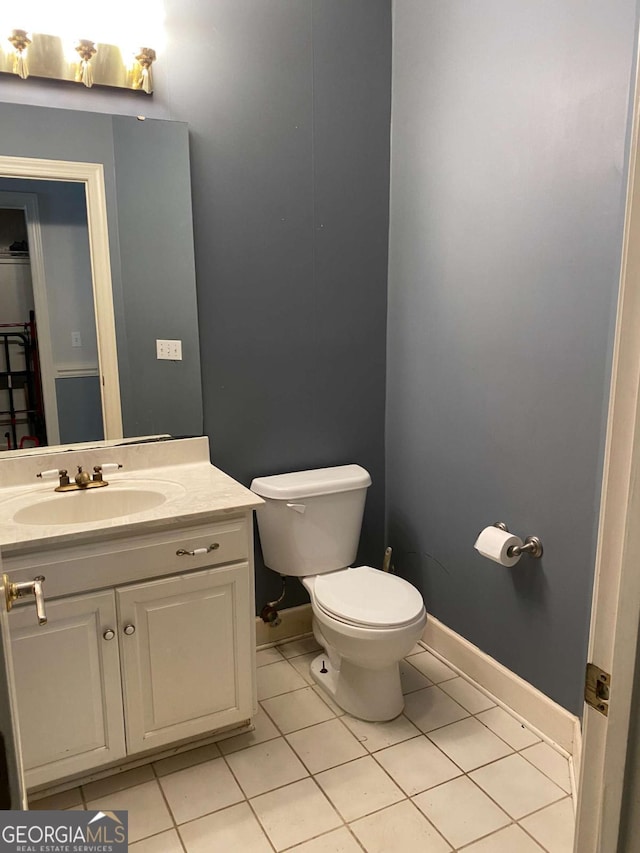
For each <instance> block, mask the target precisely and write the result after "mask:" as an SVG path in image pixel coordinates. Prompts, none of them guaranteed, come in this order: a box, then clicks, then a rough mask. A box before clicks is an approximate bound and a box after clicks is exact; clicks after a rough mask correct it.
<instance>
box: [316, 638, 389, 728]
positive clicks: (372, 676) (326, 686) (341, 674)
mask: <svg viewBox="0 0 640 853" xmlns="http://www.w3.org/2000/svg"><path fill="white" fill-rule="evenodd" d="M322 669H325V670H326V672H322V671H321V670H322ZM309 670H310V672H311V677H312V678H313V680H314V681H315V682H316V684H317V685H318V686H319V687H320V689H321V690H322V691H323V692H324V693H326V694H327V695H328V696H329V697H330V698H331V699H333V701H334V702H335V703H336V705H339V706H340V707H341V708H342V709H343V710H344V711H346V712H347V713H348V714H351V716H352V717H357V718H358V719H359V720H367V721H368V722H375V723H377V722H384V721H385V720H393V719H394V718H395V717H397V716H398V715H399V714H401V713H402V709H403V708H404V697H403V695H402V687H401V685H400V667H399V665H398V664H397V663H394V664H392V665H391V666H387V667H384V669H365V668H364V667H362V666H357V665H356V664H353V663H351V662H350V661H348V660H344V658H343V659H342V660H341V661H340V669H339V670H338V669H336V668H335V667H334V666H333V665H332V664H331V661H330V660H329V655H328V654H327V653H326V652H322V654H320V655H318V657H317V658H314V659H313V660H312V661H311V665H310V667H309Z"/></svg>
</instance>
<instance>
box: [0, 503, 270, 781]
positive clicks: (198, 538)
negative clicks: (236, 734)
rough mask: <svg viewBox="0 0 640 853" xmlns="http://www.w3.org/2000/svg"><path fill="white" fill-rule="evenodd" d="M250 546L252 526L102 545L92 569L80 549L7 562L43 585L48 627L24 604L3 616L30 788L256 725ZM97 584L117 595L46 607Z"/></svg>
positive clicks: (101, 592) (16, 574) (243, 523)
mask: <svg viewBox="0 0 640 853" xmlns="http://www.w3.org/2000/svg"><path fill="white" fill-rule="evenodd" d="M251 542H252V526H251V524H250V516H249V517H244V518H238V519H233V520H229V521H225V522H220V523H218V524H212V525H207V526H205V527H201V528H195V529H193V530H191V531H189V530H181V531H172V532H163V533H157V534H155V535H153V534H151V535H147V536H142V537H136V538H132V539H129V540H123V541H121V542H116V543H109V544H108V545H103V546H102V547H101V548H100V552H99V553H95V549H94V555H93V558H92V559H88V558H87V556H86V555H85V554H84V553H82V549H81V548H80V550H79V552H78V549H69V550H68V551H65V552H62V553H60V554H58V555H57V556H56V557H55V558H52V557H41V558H39V560H38V562H37V563H36V564H31V565H29V566H28V567H27V566H26V565H25V566H23V567H20V566H19V565H18V563H17V562H16V561H15V560H8V561H6V568H8V569H13V571H10V572H9V574H10V575H12V579H13V580H18V579H25V578H27V577H34V576H35V575H37V574H42V575H44V576H45V577H46V581H45V583H44V589H45V596H46V609H47V617H48V622H47V624H46V625H44V626H39V625H38V624H37V621H36V619H35V616H34V610H33V606H32V605H31V606H28V605H27V606H19V607H16V608H14V610H13V611H12V612H11V614H10V615H9V623H10V630H11V641H12V650H13V657H14V669H15V676H16V693H17V699H18V712H19V720H20V734H21V740H22V745H23V760H24V765H25V771H26V781H27V785H28V787H30V788H32V787H35V786H39V785H44V784H46V783H49V782H52V781H54V780H58V779H62V778H64V777H67V776H71V775H73V774H76V773H81V772H83V771H88V770H92V769H95V768H97V767H100V766H102V765H105V764H110V763H112V762H114V761H118V760H120V759H122V758H124V757H125V756H134V755H139V754H142V753H145V752H148V751H150V750H154V749H156V748H158V747H163V746H165V745H167V744H172V743H176V742H179V741H184V740H187V739H189V738H196V737H197V736H201V735H206V734H208V733H211V732H214V731H216V730H219V729H223V728H226V727H233V726H234V725H235V726H238V725H241V724H242V723H244V722H246V721H248V720H249V719H250V718H251V717H252V716H253V713H254V707H253V706H254V665H255V661H254V652H255V639H254V617H253V613H254V607H253V573H252V564H251V558H250V554H251ZM21 560H22V562H26V563H28V562H29V561H28V560H27V559H26V558H21ZM83 561H84V565H85V571H84V576H83V577H82V578H79V576H78V573H77V572H74V571H72V569H73V567H74V565H75V567H76V568H80V567H81V566H82V563H83ZM212 564H213V565H212ZM70 567H71V571H70ZM183 567H184V570H183V571H181V572H179V573H178V572H177V570H178V569H179V568H183ZM64 571H70V576H69V578H68V579H67V581H66V582H65V581H64V580H63V578H62V577H61V574H62V572H64ZM71 579H73V583H72V581H71ZM108 579H111V581H112V583H113V580H114V579H116V580H117V581H119V583H118V584H117V585H110V586H108V588H103V589H97V590H94V591H91V592H88V593H83V594H73V595H70V596H68V597H60V598H53V599H52V598H50V594H49V590H51V591H52V593H53V594H54V595H55V594H57V593H61V592H63V590H64V588H65V586H66V588H67V589H68V588H69V586H71V587H72V588H73V585H74V584H75V585H76V586H77V585H78V584H80V585H82V584H83V583H84V585H87V584H89V585H93V586H103V587H107V583H106V581H107V580H108ZM127 580H130V581H131V582H129V583H127V582H126V581H127ZM72 591H75V590H73V589H72Z"/></svg>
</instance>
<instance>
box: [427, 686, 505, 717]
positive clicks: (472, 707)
mask: <svg viewBox="0 0 640 853" xmlns="http://www.w3.org/2000/svg"><path fill="white" fill-rule="evenodd" d="M440 687H441V689H442V690H444V692H445V693H447V694H448V695H449V696H451V698H452V699H455V700H456V702H457V703H458V704H459V705H462V707H463V708H466V709H467V711H469V713H470V714H479V713H480V711H486V710H487V709H488V708H493V707H494V705H495V704H496V703H495V702H494V701H493V699H489V697H488V696H485V694H484V693H483V692H482V691H481V690H478V689H477V687H474V686H473V684H470V683H469V682H468V681H467V680H466V678H459V677H458V678H452V679H451V680H450V681H443V682H442V683H441V685H440Z"/></svg>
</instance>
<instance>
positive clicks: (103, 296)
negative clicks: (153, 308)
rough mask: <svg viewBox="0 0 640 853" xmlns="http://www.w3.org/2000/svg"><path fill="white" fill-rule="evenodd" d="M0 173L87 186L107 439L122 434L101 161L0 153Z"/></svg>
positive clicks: (120, 436) (7, 176)
mask: <svg viewBox="0 0 640 853" xmlns="http://www.w3.org/2000/svg"><path fill="white" fill-rule="evenodd" d="M0 177H3V178H26V179H33V180H45V181H73V182H76V183H82V184H84V187H85V196H86V202H87V227H88V232H89V254H90V257H91V279H92V287H93V307H94V313H95V321H96V339H97V345H98V371H99V375H100V378H101V387H100V391H101V395H100V396H101V400H102V422H103V424H104V438H105V439H117V438H122V437H123V430H122V408H121V403H120V378H119V373H118V353H117V349H116V328H115V314H114V308H113V291H112V283H111V259H110V255H109V232H108V228H107V204H106V194H105V183H104V168H103V166H102V163H79V162H73V161H67V160H41V159H36V158H32V157H5V156H0Z"/></svg>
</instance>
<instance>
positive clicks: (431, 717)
mask: <svg viewBox="0 0 640 853" xmlns="http://www.w3.org/2000/svg"><path fill="white" fill-rule="evenodd" d="M316 653H317V646H316V644H315V642H314V640H313V639H312V638H305V639H301V640H294V641H291V642H289V643H285V644H282V645H279V646H277V647H275V648H269V649H264V650H261V651H259V652H258V667H259V669H258V699H259V702H260V712H259V714H258V716H257V718H256V720H255V731H253V732H248V733H246V734H241V735H236V736H235V737H232V738H230V739H228V740H224V741H220V742H219V743H218V744H213V745H210V746H205V747H201V748H199V749H195V750H192V751H191V752H187V753H182V754H181V755H177V756H174V757H172V758H166V759H163V760H161V761H156V762H155V763H154V764H152V765H148V766H145V767H141V768H138V769H135V770H130V771H128V772H125V773H121V774H120V775H117V776H112V777H110V778H108V779H104V780H101V781H99V782H92V783H90V784H87V785H84V786H82V787H81V788H75V789H73V790H71V791H67V792H65V793H64V794H58V795H56V796H55V797H50V798H48V799H46V800H40V801H36V802H34V803H33V804H32V807H33V808H100V809H105V808H108V809H128V810H129V832H130V841H131V844H130V847H129V849H130V850H131V851H133V853H185V851H186V853H217V851H220V853H228V851H234V853H243V852H244V851H247V853H263V851H265V853H273V851H274V850H275V851H281V850H291V851H296V853H359V851H360V853H361V851H362V850H364V851H367V853H396V851H397V853H413V851H416V853H418V851H420V853H447V851H453V850H456V851H457V850H463V851H464V853H540V851H547V853H571V850H572V843H573V820H574V814H573V802H572V797H571V783H570V776H569V763H568V760H567V759H566V757H564V756H563V755H562V754H561V753H559V752H557V751H555V750H554V749H552V747H550V746H549V745H548V744H546V743H544V742H543V741H541V740H540V738H539V737H538V736H537V735H536V734H535V733H533V732H532V731H529V730H528V729H527V728H526V727H525V726H523V725H522V724H521V723H520V722H519V721H518V720H517V719H516V718H515V717H513V716H511V715H510V714H508V713H507V712H506V711H504V710H503V709H502V708H500V707H498V706H497V705H496V704H495V702H493V701H492V700H491V699H490V698H489V697H487V696H486V695H485V694H484V693H482V692H480V691H479V690H478V689H477V688H475V687H474V686H473V685H472V684H470V683H469V682H468V681H466V680H465V679H464V678H462V677H459V676H458V675H457V673H456V672H454V671H453V670H452V669H450V668H449V667H448V666H447V665H446V664H445V663H443V662H442V661H441V660H439V659H438V658H437V657H436V656H435V655H433V654H431V653H430V652H429V651H428V650H426V648H424V647H423V646H421V645H417V646H416V647H415V648H414V649H413V650H412V653H411V654H410V655H408V656H407V658H406V659H405V661H404V663H403V664H402V667H401V673H402V683H403V690H404V692H405V697H406V706H405V711H404V714H403V715H402V716H400V717H398V719H396V720H393V721H392V722H390V723H364V722H362V721H361V720H356V719H353V718H351V717H349V716H348V715H346V714H344V713H343V712H342V711H341V709H339V708H337V707H336V706H335V705H334V704H333V703H332V702H331V701H330V700H328V699H325V698H324V697H323V695H322V693H321V692H320V691H319V689H318V688H317V687H314V686H313V682H312V680H311V679H310V677H309V673H308V665H309V660H310V659H311V658H313V657H314V656H315V654H316Z"/></svg>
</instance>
